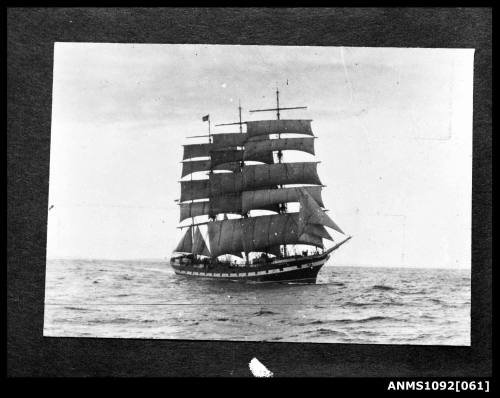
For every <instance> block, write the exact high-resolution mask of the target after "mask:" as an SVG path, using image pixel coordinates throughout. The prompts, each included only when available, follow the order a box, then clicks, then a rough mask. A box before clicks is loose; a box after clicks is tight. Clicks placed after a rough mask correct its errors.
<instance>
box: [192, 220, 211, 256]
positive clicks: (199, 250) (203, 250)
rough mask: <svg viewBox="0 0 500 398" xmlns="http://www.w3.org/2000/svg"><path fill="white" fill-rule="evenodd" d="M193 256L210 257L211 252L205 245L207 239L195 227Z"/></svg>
mask: <svg viewBox="0 0 500 398" xmlns="http://www.w3.org/2000/svg"><path fill="white" fill-rule="evenodd" d="M192 253H193V254H196V255H200V256H207V257H210V252H209V251H208V247H207V244H206V243H205V239H203V236H202V235H201V232H200V229H199V228H198V227H195V229H194V236H193V251H192Z"/></svg>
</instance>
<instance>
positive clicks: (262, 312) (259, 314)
mask: <svg viewBox="0 0 500 398" xmlns="http://www.w3.org/2000/svg"><path fill="white" fill-rule="evenodd" d="M275 314H277V313H276V312H273V311H269V310H263V309H260V310H259V311H257V312H254V314H253V315H255V316H261V315H275Z"/></svg>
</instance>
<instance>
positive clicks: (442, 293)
mask: <svg viewBox="0 0 500 398" xmlns="http://www.w3.org/2000/svg"><path fill="white" fill-rule="evenodd" d="M45 294H46V296H45V321H44V335H45V336H75V337H128V338H158V339H201V340H240V341H293V342H313V343H314V342H318V343H319V342H321V343H357V344H360V343H361V344H363V343H366V344H426V345H427V344H431V345H470V271H469V270H460V269H451V270H450V269H447V270H445V269H416V268H413V269H408V268H405V269H403V268H372V267H340V266H335V265H334V264H331V265H330V264H327V265H326V266H324V267H323V268H322V269H321V271H320V273H319V275H318V281H317V284H315V285H304V284H243V283H235V282H224V281H212V280H202V279H191V278H189V277H185V276H180V275H175V273H174V272H173V270H172V269H171V268H170V266H169V264H168V262H166V261H165V262H148V261H106V260H49V261H48V262H47V273H46V292H45Z"/></svg>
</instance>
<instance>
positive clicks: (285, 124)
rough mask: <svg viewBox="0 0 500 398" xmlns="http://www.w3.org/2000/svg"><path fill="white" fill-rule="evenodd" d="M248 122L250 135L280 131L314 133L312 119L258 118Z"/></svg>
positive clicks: (285, 132)
mask: <svg viewBox="0 0 500 398" xmlns="http://www.w3.org/2000/svg"><path fill="white" fill-rule="evenodd" d="M246 124H247V134H248V136H249V137H251V136H257V135H263V134H268V135H269V134H278V133H281V134H306V135H313V132H312V130H311V120H283V119H282V120H258V121H253V122H246Z"/></svg>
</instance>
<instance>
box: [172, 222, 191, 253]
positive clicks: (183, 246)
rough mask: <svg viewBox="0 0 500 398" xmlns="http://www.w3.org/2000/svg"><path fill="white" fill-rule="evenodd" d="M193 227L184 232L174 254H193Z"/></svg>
mask: <svg viewBox="0 0 500 398" xmlns="http://www.w3.org/2000/svg"><path fill="white" fill-rule="evenodd" d="M191 231H192V227H189V228H188V229H186V231H185V232H184V235H183V236H182V239H181V241H180V242H179V244H178V245H177V247H176V248H175V250H174V252H177V253H191V252H192V250H193V237H192V235H191V234H192V232H191Z"/></svg>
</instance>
